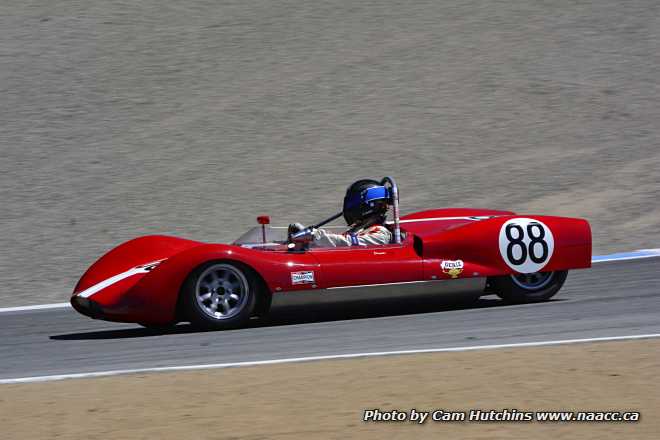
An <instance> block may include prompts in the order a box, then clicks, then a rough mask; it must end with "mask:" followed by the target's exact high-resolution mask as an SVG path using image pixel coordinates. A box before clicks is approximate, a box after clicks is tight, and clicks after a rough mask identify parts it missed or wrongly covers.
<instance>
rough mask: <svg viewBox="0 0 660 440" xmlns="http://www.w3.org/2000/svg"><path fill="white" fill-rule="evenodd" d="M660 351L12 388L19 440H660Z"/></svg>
mask: <svg viewBox="0 0 660 440" xmlns="http://www.w3.org/2000/svg"><path fill="white" fill-rule="evenodd" d="M659 349H660V341H659V340H645V341H635V342H612V343H598V344H581V345H569V346H556V347H545V348H522V349H510V350H493V351H479V352H463V353H438V354H425V355H413V356H397V357H385V358H370V359H357V360H342V361H330V362H310V363H298V364H288V365H276V366H262V367H250V368H236V369H224V370H208V371H197V372H180V373H174V374H146V375H127V376H118V377H112V378H103V379H86V380H67V381H61V382H50V383H41V384H24V385H4V386H2V387H0V389H1V393H0V424H1V426H2V431H3V434H4V435H3V437H5V438H12V439H43V438H58V439H80V438H90V437H91V436H93V437H95V438H97V439H100V438H112V439H118V438H138V439H154V438H158V439H182V438H195V439H220V438H233V439H257V438H268V439H279V438H294V439H295V438H299V439H307V438H354V437H359V438H374V439H382V438H384V437H385V436H387V437H389V438H412V437H415V438H439V437H444V438H454V439H457V438H498V437H500V436H507V438H525V439H528V438H549V437H552V438H554V439H561V438H575V437H576V436H579V437H580V438H581V439H583V440H584V439H602V438H626V439H633V438H635V439H637V438H649V439H651V438H657V433H658V432H660V421H658V419H657V418H656V416H657V414H658V409H659V406H660V399H658V396H659V395H660V386H659V385H658V381H657V377H658V372H659V367H660V355H659V354H658V353H659V351H660V350H659ZM367 408H381V409H383V410H391V409H400V410H410V409H411V408H416V409H418V410H435V409H445V410H457V411H459V410H470V409H477V408H480V409H504V408H507V409H511V408H515V409H519V410H527V411H537V410H542V409H549V410H550V409H554V410H575V411H580V410H582V411H587V410H632V411H641V412H642V419H641V421H640V422H638V423H635V424H622V423H621V424H618V423H600V424H594V423H580V424H577V423H576V424H559V423H545V424H543V423H538V422H533V423H498V422H495V423H439V422H427V423H425V424H424V425H414V424H412V423H396V424H395V423H378V424H376V423H364V422H362V417H363V411H364V410H365V409H367Z"/></svg>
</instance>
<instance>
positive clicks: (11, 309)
mask: <svg viewBox="0 0 660 440" xmlns="http://www.w3.org/2000/svg"><path fill="white" fill-rule="evenodd" d="M66 307H71V304H69V303H56V304H40V305H36V306H20V307H6V308H4V309H0V313H5V312H24V311H27V310H44V309H63V308H66Z"/></svg>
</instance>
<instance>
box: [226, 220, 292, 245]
mask: <svg viewBox="0 0 660 440" xmlns="http://www.w3.org/2000/svg"><path fill="white" fill-rule="evenodd" d="M263 230H264V228H262V227H261V226H255V227H253V228H250V229H249V230H248V231H247V232H246V233H245V234H243V235H241V236H240V237H238V239H237V240H236V241H235V242H234V244H235V245H239V246H240V245H245V244H254V245H263V244H264V237H263ZM265 230H266V243H267V244H268V243H270V244H286V240H287V228H286V227H278V226H268V225H267V226H266V228H265Z"/></svg>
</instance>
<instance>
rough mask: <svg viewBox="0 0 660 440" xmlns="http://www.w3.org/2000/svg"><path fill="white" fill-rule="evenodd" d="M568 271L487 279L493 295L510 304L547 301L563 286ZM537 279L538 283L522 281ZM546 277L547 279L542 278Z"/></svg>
mask: <svg viewBox="0 0 660 440" xmlns="http://www.w3.org/2000/svg"><path fill="white" fill-rule="evenodd" d="M567 274H568V271H565V270H563V271H557V272H543V273H538V274H528V275H507V276H503V277H493V278H490V279H489V286H490V289H492V291H493V293H495V294H497V296H499V297H500V298H502V299H503V300H504V301H506V302H508V303H510V304H524V303H535V302H541V301H547V300H549V299H550V298H552V297H553V296H555V294H556V293H557V292H559V289H561V287H562V286H563V285H564V282H565V281H566V275H567ZM525 277H527V278H528V279H533V277H538V278H539V279H540V281H537V282H525V281H523V279H524V278H525ZM544 277H547V278H544Z"/></svg>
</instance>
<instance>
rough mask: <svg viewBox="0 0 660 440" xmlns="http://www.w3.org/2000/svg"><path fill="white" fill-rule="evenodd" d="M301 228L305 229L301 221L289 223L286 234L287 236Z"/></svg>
mask: <svg viewBox="0 0 660 440" xmlns="http://www.w3.org/2000/svg"><path fill="white" fill-rule="evenodd" d="M303 229H305V227H304V226H303V225H302V224H301V223H291V224H290V225H289V231H288V234H289V236H291V234H295V233H296V232H300V231H302V230H303Z"/></svg>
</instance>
